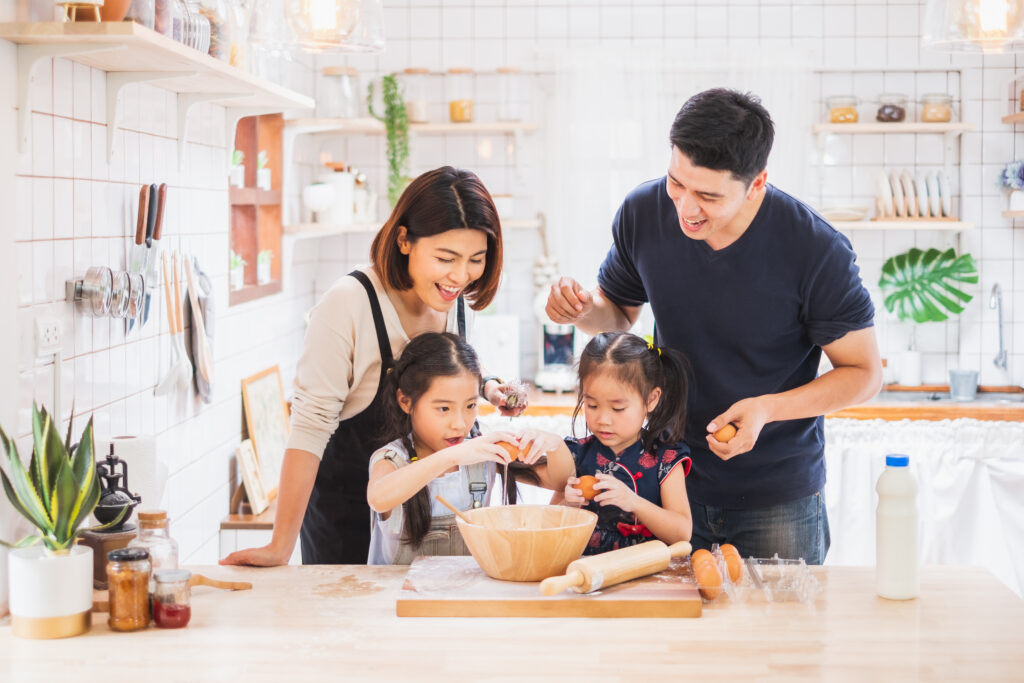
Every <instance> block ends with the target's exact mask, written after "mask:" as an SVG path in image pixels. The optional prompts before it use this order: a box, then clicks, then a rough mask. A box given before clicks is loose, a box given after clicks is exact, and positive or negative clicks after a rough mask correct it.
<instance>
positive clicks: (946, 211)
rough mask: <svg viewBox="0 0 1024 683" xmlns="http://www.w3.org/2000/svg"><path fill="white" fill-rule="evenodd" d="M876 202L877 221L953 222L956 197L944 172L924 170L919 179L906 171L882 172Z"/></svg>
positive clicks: (877, 182)
mask: <svg viewBox="0 0 1024 683" xmlns="http://www.w3.org/2000/svg"><path fill="white" fill-rule="evenodd" d="M875 202H876V205H877V207H878V215H877V218H878V219H879V220H881V219H885V218H949V217H951V216H952V215H953V197H952V193H951V190H950V183H949V176H948V175H946V174H945V173H942V172H940V171H926V170H920V171H918V172H917V175H916V176H912V175H911V174H910V171H908V170H906V169H904V170H903V171H902V172H901V173H897V172H896V171H890V172H888V173H886V172H885V171H879V172H878V177H877V180H876V190H875Z"/></svg>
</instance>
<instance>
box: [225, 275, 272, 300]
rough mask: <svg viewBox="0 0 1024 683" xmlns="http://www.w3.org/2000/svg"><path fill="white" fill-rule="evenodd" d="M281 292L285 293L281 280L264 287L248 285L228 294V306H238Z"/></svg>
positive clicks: (268, 283) (263, 285)
mask: <svg viewBox="0 0 1024 683" xmlns="http://www.w3.org/2000/svg"><path fill="white" fill-rule="evenodd" d="M281 291H283V286H282V284H281V281H280V280H271V281H270V282H267V283H266V284H262V285H246V286H245V287H242V288H241V289H232V290H231V291H230V292H228V305H229V306H237V305H238V304H244V303H246V302H249V301H255V300H256V299H260V298H262V297H265V296H270V295H271V294H278V293H280V292H281Z"/></svg>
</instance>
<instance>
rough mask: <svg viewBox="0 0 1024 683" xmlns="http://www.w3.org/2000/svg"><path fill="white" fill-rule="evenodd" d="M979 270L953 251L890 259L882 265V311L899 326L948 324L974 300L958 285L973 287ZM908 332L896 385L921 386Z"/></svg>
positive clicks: (918, 361) (918, 358) (969, 258)
mask: <svg viewBox="0 0 1024 683" xmlns="http://www.w3.org/2000/svg"><path fill="white" fill-rule="evenodd" d="M977 282H978V267H977V264H976V263H975V262H974V257H972V256H971V255H970V254H961V255H960V256H957V254H956V252H955V251H954V250H953V249H947V250H946V251H940V250H938V249H928V250H927V251H922V250H921V249H917V248H914V249H911V250H910V251H908V252H906V253H904V254H898V255H897V256H893V257H892V258H890V259H889V260H888V261H886V262H885V264H883V265H882V277H881V278H880V279H879V281H878V286H879V287H880V288H881V290H882V295H883V296H884V297H885V308H886V310H887V311H889V312H890V313H893V314H894V315H895V316H896V318H897V319H898V320H900V321H901V322H912V323H927V322H942V321H944V320H948V319H949V316H950V315H959V314H961V313H963V311H964V306H963V305H964V304H966V303H968V302H969V301H970V300H971V299H973V298H974V297H973V296H972V295H971V294H968V293H967V292H965V291H963V290H962V289H960V287H959V286H960V285H964V284H976V283H977ZM915 331H916V328H913V327H912V328H911V336H910V343H909V345H908V348H907V350H906V351H905V352H904V353H903V354H902V355H901V356H900V359H899V362H898V366H897V369H896V370H897V380H896V381H897V383H899V384H903V385H907V386H917V385H920V384H921V354H920V352H919V351H918V350H917V348H916V343H915V339H914V337H915V335H914V332H915Z"/></svg>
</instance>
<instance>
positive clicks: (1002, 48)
mask: <svg viewBox="0 0 1024 683" xmlns="http://www.w3.org/2000/svg"><path fill="white" fill-rule="evenodd" d="M921 42H922V43H923V44H924V46H925V47H930V48H932V49H934V50H940V51H945V52H986V53H988V52H1015V51H1024V0H928V5H927V7H926V8H925V22H924V34H923V35H922V37H921Z"/></svg>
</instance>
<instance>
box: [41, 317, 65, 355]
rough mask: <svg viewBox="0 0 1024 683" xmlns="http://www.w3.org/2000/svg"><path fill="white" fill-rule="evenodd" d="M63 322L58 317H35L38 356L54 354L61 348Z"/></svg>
mask: <svg viewBox="0 0 1024 683" xmlns="http://www.w3.org/2000/svg"><path fill="white" fill-rule="evenodd" d="M61 333H62V330H61V324H60V320H59V319H58V318H53V317H49V316H39V317H37V318H36V319H35V344H36V358H46V357H47V356H52V355H53V354H55V353H57V352H58V351H60V349H61V344H62V343H63V342H62V341H61Z"/></svg>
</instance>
